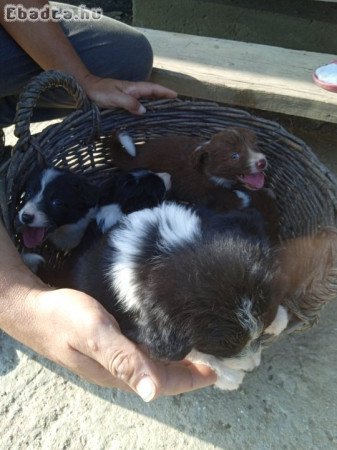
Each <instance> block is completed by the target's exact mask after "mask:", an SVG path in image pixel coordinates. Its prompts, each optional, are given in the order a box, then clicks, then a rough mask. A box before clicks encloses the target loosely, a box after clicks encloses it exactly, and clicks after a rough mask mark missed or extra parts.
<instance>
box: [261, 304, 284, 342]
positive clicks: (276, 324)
mask: <svg viewBox="0 0 337 450" xmlns="http://www.w3.org/2000/svg"><path fill="white" fill-rule="evenodd" d="M288 322H289V317H288V313H287V310H286V309H285V308H284V307H283V306H279V307H278V308H277V313H276V316H275V319H274V320H273V322H272V323H271V324H270V325H269V327H267V328H266V329H265V330H264V333H265V334H273V335H274V336H278V335H279V334H281V333H282V331H283V330H285V329H286V328H287V325H288Z"/></svg>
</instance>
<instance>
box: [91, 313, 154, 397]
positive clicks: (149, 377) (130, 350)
mask: <svg viewBox="0 0 337 450" xmlns="http://www.w3.org/2000/svg"><path fill="white" fill-rule="evenodd" d="M109 316H110V315H109ZM109 319H110V320H109ZM91 336H95V338H94V339H93V338H91V339H90V340H88V341H87V345H86V349H85V354H86V355H87V356H89V357H91V358H93V359H95V360H96V361H97V362H99V363H100V364H101V365H102V366H103V367H104V368H105V369H106V370H108V371H109V372H110V373H111V375H112V376H113V377H114V378H115V379H116V380H119V381H120V382H122V383H124V384H126V385H128V386H129V387H130V388H131V389H132V390H133V391H134V392H136V393H137V394H138V395H139V396H140V397H141V398H142V399H143V400H144V401H145V402H149V401H151V400H153V399H154V398H155V397H156V395H157V393H158V391H159V379H158V376H157V375H156V373H155V372H156V370H155V364H154V363H153V362H152V361H151V360H150V358H149V357H147V355H145V354H144V353H143V352H142V351H141V350H140V349H139V348H138V347H137V346H136V345H135V344H134V343H133V342H131V341H130V340H129V339H127V338H126V337H125V336H124V335H123V334H122V333H121V332H120V330H119V327H118V325H117V323H116V321H115V319H114V318H113V317H112V316H111V318H109V317H107V316H106V317H105V320H104V324H103V323H102V321H101V324H100V327H99V328H98V330H96V332H95V333H91Z"/></svg>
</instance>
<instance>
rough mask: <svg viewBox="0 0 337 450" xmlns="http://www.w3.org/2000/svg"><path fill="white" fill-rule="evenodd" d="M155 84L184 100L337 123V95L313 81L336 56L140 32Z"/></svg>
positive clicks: (148, 30) (177, 34)
mask: <svg viewBox="0 0 337 450" xmlns="http://www.w3.org/2000/svg"><path fill="white" fill-rule="evenodd" d="M139 30H140V31H141V32H142V33H143V34H144V35H145V36H146V37H147V38H148V40H149V41H150V43H151V45H152V48H153V51H154V70H153V74H152V80H153V81H154V82H157V83H161V84H163V85H166V86H168V87H171V88H173V89H175V90H177V92H178V93H179V94H180V95H186V96H191V97H197V98H201V99H208V100H214V101H217V102H221V103H229V104H234V105H239V106H245V107H252V108H256V109H262V110H268V111H275V112H280V113H285V114H290V115H295V116H300V117H306V118H310V119H317V120H322V121H326V122H333V123H337V94H335V93H331V92H327V91H324V90H323V89H321V88H319V87H317V86H316V85H315V84H314V83H313V81H312V73H313V71H314V69H315V68H317V67H319V66H321V65H323V64H327V63H328V62H329V61H332V60H336V59H337V56H336V55H330V54H322V53H313V52H306V51H298V50H289V49H283V48H279V47H271V46H266V45H259V44H251V43H244V42H237V41H228V40H224V39H217V38H210V37H203V36H194V35H187V34H179V33H171V32H166V31H158V30H150V29H144V28H139Z"/></svg>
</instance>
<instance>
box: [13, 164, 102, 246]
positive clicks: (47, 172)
mask: <svg viewBox="0 0 337 450" xmlns="http://www.w3.org/2000/svg"><path fill="white" fill-rule="evenodd" d="M98 195H99V190H98V188H97V187H96V186H94V185H92V184H90V183H89V182H88V181H87V180H86V178H85V177H84V176H81V175H78V174H76V173H73V172H69V171H68V170H62V169H56V168H48V169H44V170H42V171H40V172H36V173H34V174H33V175H32V177H31V179H30V181H29V183H28V184H27V186H26V188H25V196H24V205H23V207H22V208H21V209H20V211H19V213H18V216H17V229H18V231H19V232H21V233H22V238H23V243H24V245H25V247H26V248H34V247H38V246H39V245H41V244H42V243H43V242H44V240H45V239H48V240H49V241H51V242H52V243H53V244H54V245H55V247H57V248H59V249H61V250H70V249H72V248H74V247H76V246H77V245H78V244H79V243H80V241H81V239H82V237H83V234H84V232H85V230H86V228H87V226H88V224H89V222H90V220H91V219H92V217H93V216H94V214H95V212H96V206H97V203H98Z"/></svg>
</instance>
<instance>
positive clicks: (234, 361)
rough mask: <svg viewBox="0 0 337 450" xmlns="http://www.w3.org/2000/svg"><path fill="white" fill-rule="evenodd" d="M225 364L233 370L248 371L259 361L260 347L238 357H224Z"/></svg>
mask: <svg viewBox="0 0 337 450" xmlns="http://www.w3.org/2000/svg"><path fill="white" fill-rule="evenodd" d="M224 361H225V362H226V366H228V367H230V368H231V369H234V370H244V371H247V372H250V371H252V370H254V369H255V368H256V367H258V366H259V365H260V363H261V348H259V350H257V351H256V352H251V351H250V352H249V353H247V354H246V355H245V356H242V357H238V358H226V359H225V360H224Z"/></svg>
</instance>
